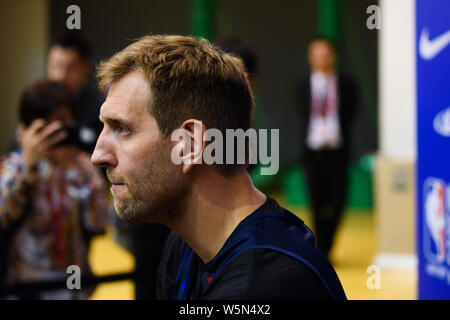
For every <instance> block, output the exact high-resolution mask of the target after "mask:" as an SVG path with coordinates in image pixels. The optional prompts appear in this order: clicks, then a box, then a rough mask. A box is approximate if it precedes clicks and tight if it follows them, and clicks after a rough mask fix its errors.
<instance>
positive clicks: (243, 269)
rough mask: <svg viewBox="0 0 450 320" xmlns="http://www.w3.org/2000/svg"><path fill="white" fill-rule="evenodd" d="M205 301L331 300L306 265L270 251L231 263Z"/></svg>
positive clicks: (252, 253) (251, 252)
mask: <svg viewBox="0 0 450 320" xmlns="http://www.w3.org/2000/svg"><path fill="white" fill-rule="evenodd" d="M204 298H205V299H282V300H285V299H329V298H330V296H329V294H328V292H327V290H326V288H325V287H324V285H323V283H322V282H321V281H320V279H319V278H318V276H317V275H316V274H315V273H314V272H313V271H312V270H311V269H310V268H309V267H308V266H307V265H306V264H304V263H303V262H301V261H299V260H297V259H295V258H292V257H290V256H288V255H286V254H283V253H281V252H278V251H274V250H270V249H261V248H259V249H251V250H248V251H246V252H244V253H242V254H240V255H239V256H237V257H236V258H235V259H233V261H232V262H230V263H229V264H228V265H227V266H226V267H225V268H224V269H223V271H222V272H221V273H220V274H219V275H218V277H217V279H216V280H215V283H214V285H213V286H212V287H211V289H210V290H208V291H206V292H205V297H204Z"/></svg>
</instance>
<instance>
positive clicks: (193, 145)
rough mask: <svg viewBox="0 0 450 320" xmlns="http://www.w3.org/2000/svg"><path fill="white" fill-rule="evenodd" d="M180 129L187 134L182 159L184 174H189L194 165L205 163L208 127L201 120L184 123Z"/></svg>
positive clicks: (190, 120)
mask: <svg viewBox="0 0 450 320" xmlns="http://www.w3.org/2000/svg"><path fill="white" fill-rule="evenodd" d="M180 128H181V129H183V130H184V132H185V139H184V141H183V143H184V145H183V148H182V149H183V150H181V152H182V153H183V154H182V155H181V158H182V159H183V162H182V164H183V173H187V172H188V171H189V170H191V169H192V167H193V166H194V164H202V163H203V150H204V149H205V146H206V139H205V136H206V127H205V125H204V124H203V123H202V122H201V121H200V120H196V119H189V120H186V121H185V122H183V124H182V125H181V126H180Z"/></svg>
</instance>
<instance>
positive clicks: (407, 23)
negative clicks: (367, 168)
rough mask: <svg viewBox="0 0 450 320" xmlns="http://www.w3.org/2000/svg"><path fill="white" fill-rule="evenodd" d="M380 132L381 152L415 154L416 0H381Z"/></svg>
mask: <svg viewBox="0 0 450 320" xmlns="http://www.w3.org/2000/svg"><path fill="white" fill-rule="evenodd" d="M380 7H381V21H382V26H381V30H380V32H379V92H380V99H379V101H380V108H379V123H380V128H379V134H380V137H379V138H380V139H379V141H380V153H381V155H382V156H387V157H392V158H400V159H404V160H411V161H414V160H415V157H416V84H415V79H416V76H415V73H416V59H415V52H416V51H415V1H414V0H394V1H392V0H380Z"/></svg>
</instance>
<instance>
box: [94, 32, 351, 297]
mask: <svg viewBox="0 0 450 320" xmlns="http://www.w3.org/2000/svg"><path fill="white" fill-rule="evenodd" d="M98 78H99V81H100V86H101V87H103V88H109V90H108V96H107V99H106V101H105V103H104V104H103V105H102V107H101V111H100V120H101V121H102V122H103V123H104V128H103V131H102V133H101V135H100V137H99V138H98V141H97V145H96V148H95V151H94V153H93V155H92V159H91V160H92V162H93V164H94V165H96V166H102V167H106V169H107V174H108V178H109V180H110V181H111V183H112V187H111V191H112V194H113V197H114V205H115V208H116V211H117V213H118V215H119V216H120V217H121V218H122V219H124V220H126V221H132V222H136V223H162V224H165V225H167V226H168V227H170V228H171V229H172V230H173V232H172V233H171V235H170V236H169V239H168V241H167V243H166V247H165V251H164V256H163V259H162V261H161V265H160V270H159V278H158V283H159V284H158V298H160V299H345V293H344V291H343V289H342V286H341V284H340V282H339V279H338V277H337V275H336V273H335V271H334V270H333V267H332V266H331V264H330V263H329V261H328V260H327V259H326V257H324V256H323V255H322V254H321V253H320V252H319V250H318V249H317V248H316V247H315V246H314V235H313V234H312V232H311V230H310V229H309V228H308V227H307V226H306V225H305V224H304V223H303V221H301V220H300V219H299V218H297V217H296V216H295V215H294V214H292V213H290V212H289V211H287V210H286V209H283V208H281V207H280V206H279V205H278V204H277V202H276V201H275V200H273V199H271V198H270V197H268V196H266V195H265V194H264V193H262V192H261V191H259V190H258V189H257V188H255V187H254V185H253V184H252V181H251V179H250V177H249V175H248V173H247V171H246V164H245V163H244V164H242V163H240V162H233V163H213V164H206V163H204V162H201V161H197V160H198V159H199V157H201V155H202V152H203V151H205V148H207V147H208V145H209V144H210V143H211V142H210V141H209V140H208V138H207V134H206V132H207V130H208V129H217V130H219V131H220V132H225V131H226V130H227V129H234V130H237V129H242V130H244V131H245V130H247V129H249V128H250V126H251V117H252V109H253V97H252V93H251V90H250V88H249V84H248V80H247V77H246V74H245V69H244V67H243V64H242V62H241V60H240V59H239V58H237V57H234V56H232V55H230V54H226V53H224V52H222V51H221V50H219V49H218V48H216V47H214V46H213V45H211V44H210V43H209V42H208V41H207V40H205V39H196V38H193V37H186V36H176V35H155V36H146V37H143V38H141V39H139V40H138V41H136V42H134V43H132V44H131V45H129V46H128V47H127V48H125V49H124V50H122V51H120V52H119V53H117V54H116V55H114V56H113V57H111V58H110V59H109V60H106V61H104V62H102V63H101V64H100V66H99V70H98ZM199 128H200V131H199V130H198V129H199ZM180 129H182V130H183V131H184V132H185V137H184V138H182V139H173V136H172V133H173V132H174V131H175V130H180ZM198 132H200V134H198ZM233 148H234V146H233V145H232V146H231V149H233ZM217 151H218V152H219V150H217ZM220 151H223V152H224V153H228V152H231V150H230V146H227V147H226V148H224V149H223V150H220ZM174 152H175V153H178V155H179V157H180V158H182V159H183V161H182V162H181V163H174V161H173V153H174ZM246 159H247V160H248V158H247V157H246Z"/></svg>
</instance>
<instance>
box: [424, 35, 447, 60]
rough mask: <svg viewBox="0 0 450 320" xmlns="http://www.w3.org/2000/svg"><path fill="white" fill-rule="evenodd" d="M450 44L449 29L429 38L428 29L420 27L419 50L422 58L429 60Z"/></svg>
mask: <svg viewBox="0 0 450 320" xmlns="http://www.w3.org/2000/svg"><path fill="white" fill-rule="evenodd" d="M449 44H450V30H448V31H447V32H445V33H444V34H441V35H440V36H439V37H436V38H434V39H433V40H430V35H429V33H428V29H426V28H424V29H422V33H421V34H420V40H419V52H420V55H421V56H422V58H423V59H424V60H431V59H433V58H434V57H435V56H437V55H438V54H439V52H441V51H442V50H444V49H445V47H446V46H448V45H449Z"/></svg>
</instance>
